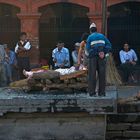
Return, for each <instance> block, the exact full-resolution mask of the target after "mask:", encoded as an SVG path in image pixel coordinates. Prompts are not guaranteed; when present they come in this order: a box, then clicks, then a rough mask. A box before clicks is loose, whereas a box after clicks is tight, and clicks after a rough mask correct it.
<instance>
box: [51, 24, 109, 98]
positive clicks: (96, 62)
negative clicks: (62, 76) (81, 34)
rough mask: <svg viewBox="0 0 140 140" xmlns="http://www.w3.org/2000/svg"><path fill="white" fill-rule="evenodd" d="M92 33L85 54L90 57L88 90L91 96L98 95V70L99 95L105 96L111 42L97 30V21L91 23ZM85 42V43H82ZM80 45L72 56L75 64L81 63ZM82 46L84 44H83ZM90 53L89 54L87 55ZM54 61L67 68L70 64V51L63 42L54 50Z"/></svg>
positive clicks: (85, 45)
mask: <svg viewBox="0 0 140 140" xmlns="http://www.w3.org/2000/svg"><path fill="white" fill-rule="evenodd" d="M89 30H90V35H89V36H87V39H85V40H82V41H84V49H83V51H84V54H85V55H86V57H88V92H89V95H90V96H96V95H97V93H96V81H97V79H96V78H97V76H96V73H97V72H98V77H99V90H98V95H99V96H105V81H106V80H105V77H106V56H107V55H108V54H109V53H110V51H111V43H110V42H109V40H108V39H107V38H106V37H105V36H104V35H103V34H101V33H98V32H97V27H96V24H95V23H92V24H91V25H90V28H89ZM81 44H83V43H81ZM78 46H80V44H78V43H76V44H75V48H76V49H75V51H73V52H72V58H73V62H74V64H76V63H77V65H80V62H82V61H80V60H78V59H82V57H81V58H80V57H79V56H78V50H79V49H78ZM81 47H82V46H81ZM87 55H88V56H87ZM52 57H53V62H54V65H55V68H56V69H57V68H67V67H69V66H70V62H69V51H68V49H67V48H65V47H64V43H63V42H58V43H57V47H56V48H55V49H54V50H53V52H52ZM83 59H85V58H83Z"/></svg>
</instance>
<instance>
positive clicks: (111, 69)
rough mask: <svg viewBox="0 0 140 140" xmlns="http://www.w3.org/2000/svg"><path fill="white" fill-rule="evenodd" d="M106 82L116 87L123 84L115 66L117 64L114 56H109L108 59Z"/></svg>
mask: <svg viewBox="0 0 140 140" xmlns="http://www.w3.org/2000/svg"><path fill="white" fill-rule="evenodd" d="M106 81H107V84H111V85H116V86H118V85H121V84H122V81H121V77H120V75H119V73H118V70H117V68H116V66H115V62H114V60H113V56H112V55H109V57H108V58H107V67H106Z"/></svg>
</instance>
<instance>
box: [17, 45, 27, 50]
mask: <svg viewBox="0 0 140 140" xmlns="http://www.w3.org/2000/svg"><path fill="white" fill-rule="evenodd" d="M18 49H19V50H23V51H25V50H26V49H25V48H24V47H21V46H19V47H18Z"/></svg>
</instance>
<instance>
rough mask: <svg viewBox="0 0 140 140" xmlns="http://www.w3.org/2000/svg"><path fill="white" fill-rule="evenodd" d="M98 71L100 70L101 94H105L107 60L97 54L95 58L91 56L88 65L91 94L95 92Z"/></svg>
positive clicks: (99, 92)
mask: <svg viewBox="0 0 140 140" xmlns="http://www.w3.org/2000/svg"><path fill="white" fill-rule="evenodd" d="M96 72H98V77H99V91H98V94H99V95H104V94H105V85H106V79H105V77H106V60H105V59H101V58H99V57H97V56H95V57H93V58H89V65H88V92H89V93H90V94H95V89H96V83H97V76H96Z"/></svg>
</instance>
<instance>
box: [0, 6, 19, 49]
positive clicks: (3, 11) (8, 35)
mask: <svg viewBox="0 0 140 140" xmlns="http://www.w3.org/2000/svg"><path fill="white" fill-rule="evenodd" d="M19 12H20V9H19V8H17V7H15V6H12V5H9V4H2V3H0V44H8V46H9V47H10V48H14V47H15V44H16V42H17V40H18V36H19V33H20V20H19V19H18V17H17V16H16V14H17V13H19Z"/></svg>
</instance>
